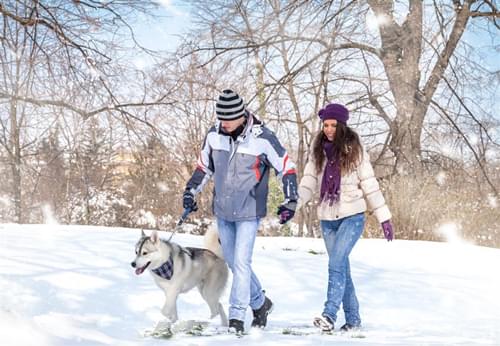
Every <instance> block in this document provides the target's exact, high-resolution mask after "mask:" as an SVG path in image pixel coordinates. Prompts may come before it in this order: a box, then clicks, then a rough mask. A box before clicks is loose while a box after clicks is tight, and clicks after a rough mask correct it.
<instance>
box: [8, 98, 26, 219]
mask: <svg viewBox="0 0 500 346" xmlns="http://www.w3.org/2000/svg"><path fill="white" fill-rule="evenodd" d="M10 126H11V129H10V148H11V152H10V160H9V161H10V167H11V171H12V192H13V195H14V215H15V221H16V222H17V223H22V222H23V215H22V194H21V190H22V188H21V183H22V180H21V145H20V138H19V126H18V124H17V103H16V101H15V100H12V101H11V102H10Z"/></svg>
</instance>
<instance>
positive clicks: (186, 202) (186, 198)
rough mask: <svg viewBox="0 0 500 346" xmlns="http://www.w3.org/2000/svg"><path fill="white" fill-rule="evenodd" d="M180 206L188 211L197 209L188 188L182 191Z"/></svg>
mask: <svg viewBox="0 0 500 346" xmlns="http://www.w3.org/2000/svg"><path fill="white" fill-rule="evenodd" d="M182 207H183V208H184V209H187V210H190V211H197V210H198V205H197V204H196V201H195V200H194V195H193V193H192V192H191V191H189V190H186V191H184V194H183V195H182Z"/></svg>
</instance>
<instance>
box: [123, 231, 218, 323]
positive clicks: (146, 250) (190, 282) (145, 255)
mask: <svg viewBox="0 0 500 346" xmlns="http://www.w3.org/2000/svg"><path fill="white" fill-rule="evenodd" d="M210 233H211V232H210ZM206 245H208V246H210V249H213V250H214V252H216V253H220V250H218V246H219V244H218V243H217V242H215V241H208V242H206ZM214 252H212V251H211V250H209V249H202V248H194V247H182V246H180V245H178V244H176V243H174V242H170V241H166V240H163V239H160V238H159V237H158V233H157V232H156V231H153V233H151V235H150V236H147V235H146V234H145V233H144V231H143V232H142V234H141V238H140V239H139V241H138V242H137V244H136V246H135V253H136V257H135V260H134V261H133V262H132V263H131V265H132V267H133V268H135V273H136V274H137V275H140V274H142V273H143V272H144V271H145V270H146V269H148V270H149V272H150V273H151V275H153V278H154V280H155V282H156V284H157V285H158V287H160V288H161V289H162V290H163V292H164V293H165V304H164V305H163V308H162V309H161V312H162V314H163V315H164V316H165V317H167V318H168V319H169V320H170V322H172V323H174V322H175V321H177V296H178V295H179V294H180V293H185V292H187V291H189V290H191V289H192V288H193V287H195V286H196V287H198V290H199V291H200V294H201V296H202V297H203V299H204V300H205V301H206V302H207V304H208V306H209V308H210V313H211V316H210V318H214V317H215V316H217V315H219V316H220V319H221V324H222V325H223V326H227V317H226V314H225V312H224V308H223V307H222V304H221V303H220V297H221V295H222V293H223V291H224V287H225V286H226V282H227V278H228V268H227V265H226V262H225V261H224V260H223V259H222V258H220V257H218V256H217V255H215V254H214Z"/></svg>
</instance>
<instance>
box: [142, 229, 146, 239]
mask: <svg viewBox="0 0 500 346" xmlns="http://www.w3.org/2000/svg"><path fill="white" fill-rule="evenodd" d="M145 236H146V233H144V229H142V228H141V237H145Z"/></svg>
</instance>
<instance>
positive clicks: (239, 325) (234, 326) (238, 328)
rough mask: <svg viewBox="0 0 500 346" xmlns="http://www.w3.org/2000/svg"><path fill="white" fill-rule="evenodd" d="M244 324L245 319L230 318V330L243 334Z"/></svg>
mask: <svg viewBox="0 0 500 346" xmlns="http://www.w3.org/2000/svg"><path fill="white" fill-rule="evenodd" d="M244 325H245V323H244V322H243V321H240V320H237V319H234V318H231V319H230V320H229V332H230V333H236V334H239V335H241V334H243V333H244V331H245V327H244Z"/></svg>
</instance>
